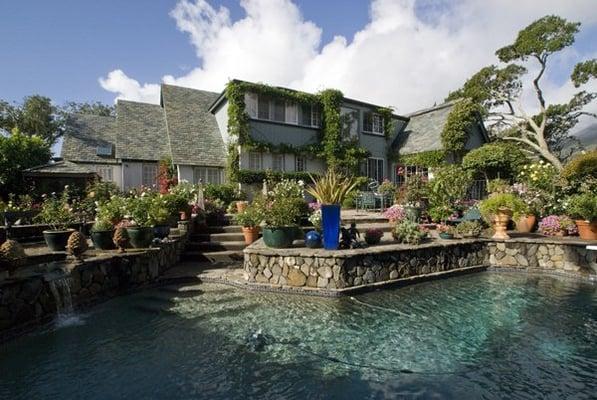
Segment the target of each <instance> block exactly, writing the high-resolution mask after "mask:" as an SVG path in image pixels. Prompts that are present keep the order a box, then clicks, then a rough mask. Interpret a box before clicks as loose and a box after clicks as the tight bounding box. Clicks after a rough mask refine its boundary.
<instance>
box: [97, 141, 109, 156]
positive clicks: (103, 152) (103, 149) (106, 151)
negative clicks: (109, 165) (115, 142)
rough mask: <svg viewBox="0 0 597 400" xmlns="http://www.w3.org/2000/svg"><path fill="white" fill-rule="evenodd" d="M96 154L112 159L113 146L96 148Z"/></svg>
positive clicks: (107, 145)
mask: <svg viewBox="0 0 597 400" xmlns="http://www.w3.org/2000/svg"><path fill="white" fill-rule="evenodd" d="M95 154H96V155H98V156H104V157H110V156H111V155H112V145H111V144H109V143H108V144H101V145H98V146H97V147H96V148H95Z"/></svg>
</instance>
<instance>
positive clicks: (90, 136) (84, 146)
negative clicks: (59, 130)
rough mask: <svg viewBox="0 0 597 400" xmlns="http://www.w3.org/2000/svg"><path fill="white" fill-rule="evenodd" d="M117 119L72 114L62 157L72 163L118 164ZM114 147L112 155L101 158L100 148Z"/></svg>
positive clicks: (67, 126) (65, 135)
mask: <svg viewBox="0 0 597 400" xmlns="http://www.w3.org/2000/svg"><path fill="white" fill-rule="evenodd" d="M115 145H116V118H114V117H103V116H98V115H93V114H72V115H70V116H69V117H68V119H67V122H66V131H65V134H64V141H63V142H62V150H61V152H60V153H61V156H62V158H64V159H65V160H70V161H88V162H99V163H114V162H116V158H115V152H114V147H115ZM108 146H111V147H112V154H111V155H106V156H99V155H98V154H97V148H98V147H108Z"/></svg>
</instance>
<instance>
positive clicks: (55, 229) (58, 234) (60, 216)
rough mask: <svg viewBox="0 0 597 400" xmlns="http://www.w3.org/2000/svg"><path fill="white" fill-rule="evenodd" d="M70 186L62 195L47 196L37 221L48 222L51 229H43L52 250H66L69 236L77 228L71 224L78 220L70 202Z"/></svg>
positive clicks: (36, 218)
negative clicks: (73, 227) (71, 227)
mask: <svg viewBox="0 0 597 400" xmlns="http://www.w3.org/2000/svg"><path fill="white" fill-rule="evenodd" d="M68 199H69V194H68V187H65V190H64V192H63V193H62V195H61V196H59V197H58V196H56V195H55V194H52V195H50V196H45V198H44V201H43V203H42V205H41V209H40V212H39V214H37V216H36V217H35V222H38V223H42V224H47V225H49V226H50V229H47V230H44V231H43V236H44V240H45V242H46V244H47V245H48V247H49V248H50V250H52V251H64V250H65V249H66V243H67V241H68V237H69V236H70V234H71V233H73V232H74V231H75V230H74V229H70V228H69V226H70V225H72V224H73V223H75V222H77V221H76V217H75V215H74V213H73V210H72V207H71V206H70V204H69V202H68Z"/></svg>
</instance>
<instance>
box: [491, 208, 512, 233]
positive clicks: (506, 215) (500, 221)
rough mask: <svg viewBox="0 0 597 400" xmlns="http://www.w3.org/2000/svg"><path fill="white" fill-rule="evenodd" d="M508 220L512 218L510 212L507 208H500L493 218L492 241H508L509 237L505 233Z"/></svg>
mask: <svg viewBox="0 0 597 400" xmlns="http://www.w3.org/2000/svg"><path fill="white" fill-rule="evenodd" d="M510 218H512V210H510V209H508V208H500V209H499V210H498V213H497V214H496V215H495V216H494V217H493V229H494V230H495V234H494V235H493V236H492V237H491V238H492V239H498V240H506V239H510V236H508V233H507V232H506V229H507V228H508V222H510Z"/></svg>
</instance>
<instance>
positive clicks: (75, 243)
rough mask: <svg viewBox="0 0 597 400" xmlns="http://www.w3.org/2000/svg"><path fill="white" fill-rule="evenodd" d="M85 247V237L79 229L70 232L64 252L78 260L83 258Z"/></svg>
mask: <svg viewBox="0 0 597 400" xmlns="http://www.w3.org/2000/svg"><path fill="white" fill-rule="evenodd" d="M87 247H88V246H87V238H86V237H85V235H84V234H82V233H81V232H79V231H75V232H73V233H71V235H70V236H69V237H68V241H67V242H66V252H67V253H68V254H69V255H71V256H73V257H74V258H75V259H76V260H79V261H80V260H82V259H83V253H85V251H87Z"/></svg>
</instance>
